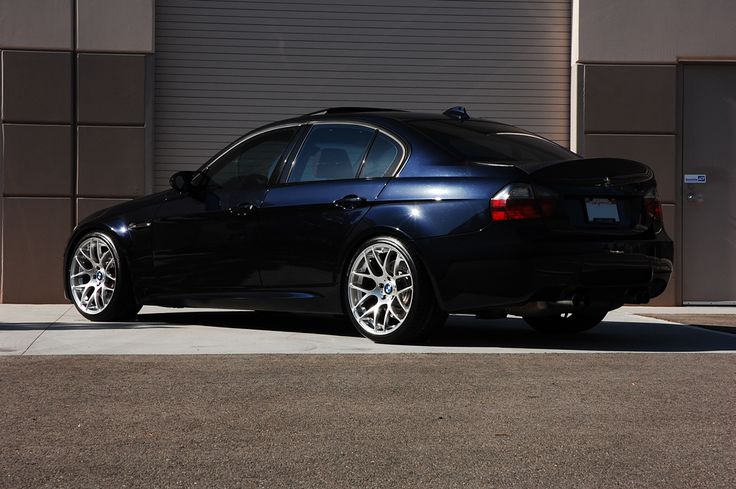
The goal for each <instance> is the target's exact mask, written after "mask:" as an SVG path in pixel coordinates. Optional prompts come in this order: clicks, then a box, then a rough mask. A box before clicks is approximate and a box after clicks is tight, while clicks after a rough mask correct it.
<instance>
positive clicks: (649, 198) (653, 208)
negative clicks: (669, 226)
mask: <svg viewBox="0 0 736 489" xmlns="http://www.w3.org/2000/svg"><path fill="white" fill-rule="evenodd" d="M644 212H646V213H647V215H648V216H649V217H651V218H652V219H654V220H656V221H659V222H662V203H661V202H659V199H657V191H656V190H655V189H651V190H650V191H649V192H647V194H646V195H645V196H644Z"/></svg>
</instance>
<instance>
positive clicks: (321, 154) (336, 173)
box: [288, 124, 376, 182]
mask: <svg viewBox="0 0 736 489" xmlns="http://www.w3.org/2000/svg"><path fill="white" fill-rule="evenodd" d="M375 132H376V131H375V130H374V129H370V128H367V127H362V126H354V125H349V124H318V125H315V126H314V127H312V129H311V131H309V135H308V136H307V139H306V140H305V141H304V144H303V145H302V148H301V150H299V155H298V156H297V158H296V162H295V163H294V167H293V168H292V170H291V174H290V175H289V180H288V181H289V182H317V181H323V180H341V179H346V178H355V176H356V175H357V174H358V169H359V168H360V164H361V162H362V160H363V155H365V151H366V149H367V148H368V144H370V142H371V139H372V138H373V134H374V133H375Z"/></svg>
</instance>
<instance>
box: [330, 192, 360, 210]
mask: <svg viewBox="0 0 736 489" xmlns="http://www.w3.org/2000/svg"><path fill="white" fill-rule="evenodd" d="M366 202H367V200H366V199H364V198H363V197H358V196H357V195H354V194H350V195H346V196H345V197H343V198H342V199H337V200H336V201H335V202H334V204H335V205H336V206H337V207H339V208H340V209H355V208H357V207H363V206H364V205H366Z"/></svg>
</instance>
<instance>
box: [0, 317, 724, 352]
mask: <svg viewBox="0 0 736 489" xmlns="http://www.w3.org/2000/svg"><path fill="white" fill-rule="evenodd" d="M187 325H195V326H212V327H225V328H236V329H243V330H256V331H274V332H285V333H304V334H311V335H314V334H317V335H326V336H333V337H344V338H346V339H347V338H356V339H358V338H360V335H359V334H358V332H357V331H355V329H353V327H352V325H351V324H350V322H349V321H348V320H347V319H345V318H341V317H334V316H319V315H304V314H289V313H264V312H252V311H181V312H178V311H177V312H162V313H158V312H156V313H142V314H139V315H138V317H137V319H136V320H135V321H132V322H126V323H122V322H120V323H93V322H86V321H84V320H79V321H68V322H65V321H63V320H62V321H59V322H56V323H54V324H53V325H49V324H48V323H2V322H0V331H3V330H15V331H18V330H34V329H37V330H44V329H47V328H49V327H51V328H52V329H54V330H102V329H154V328H158V329H161V328H178V327H182V326H187ZM365 341H369V340H365ZM417 345H420V346H423V347H427V348H429V349H431V348H432V347H453V348H513V349H527V350H537V349H540V350H541V349H543V350H561V351H622V352H638V351H641V352H688V351H692V352H695V351H736V335H733V334H727V333H722V332H715V331H708V330H705V329H701V328H697V327H689V326H681V325H677V324H667V323H652V322H647V321H644V320H643V321H642V322H619V321H604V322H603V323H602V324H601V325H599V326H598V327H596V328H594V329H593V330H591V331H588V332H585V333H581V334H577V335H565V336H555V335H545V334H541V333H538V332H536V331H534V330H532V329H531V328H529V327H528V326H527V325H526V323H524V321H523V320H521V319H519V318H514V317H510V318H506V319H499V320H493V321H490V320H479V319H475V318H473V317H468V316H451V317H450V318H449V319H448V321H447V324H446V325H445V327H444V328H442V329H441V330H440V331H438V332H437V333H435V334H434V335H433V336H432V337H431V338H430V339H429V340H427V341H425V342H422V343H417Z"/></svg>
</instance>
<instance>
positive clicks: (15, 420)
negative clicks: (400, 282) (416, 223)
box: [0, 305, 736, 489]
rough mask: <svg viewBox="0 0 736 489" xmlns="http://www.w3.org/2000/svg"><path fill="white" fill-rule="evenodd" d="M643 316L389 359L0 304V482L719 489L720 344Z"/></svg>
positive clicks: (202, 324) (288, 340)
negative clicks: (575, 332)
mask: <svg viewBox="0 0 736 489" xmlns="http://www.w3.org/2000/svg"><path fill="white" fill-rule="evenodd" d="M640 309H644V310H640ZM647 311H649V312H652V311H653V309H651V308H650V309H645V308H626V309H624V310H622V311H618V312H615V313H612V314H611V315H610V316H609V318H608V321H606V322H605V323H604V324H603V325H602V326H600V327H599V328H596V329H594V330H593V331H591V332H589V333H587V334H583V335H580V336H579V337H573V338H565V339H560V338H557V339H555V338H550V337H545V336H541V335H539V334H537V333H535V332H534V331H532V330H530V329H528V328H527V327H526V326H525V325H524V324H523V323H522V321H521V320H519V319H518V318H509V319H506V320H502V321H478V320H475V319H473V318H470V317H462V316H455V317H452V318H451V319H450V321H449V322H448V326H447V328H445V329H444V330H443V331H442V332H441V333H440V334H439V335H438V336H437V337H435V338H434V339H433V340H431V341H430V342H429V343H426V344H421V345H408V346H391V345H375V344H373V343H371V342H370V341H368V340H365V339H363V338H361V337H359V336H358V335H357V334H356V333H355V332H353V331H352V330H351V329H350V327H349V325H346V324H345V322H344V321H340V320H337V319H329V318H318V317H302V316H294V315H269V314H266V315H264V314H255V313H249V312H229V311H206V310H197V311H188V312H187V311H175V310H165V309H159V308H144V310H143V311H142V314H141V315H140V316H139V318H138V320H137V321H135V322H131V323H120V324H96V323H89V322H87V321H84V320H83V319H81V318H80V317H79V316H77V315H76V313H75V312H73V311H72V310H70V309H69V307H68V306H61V305H60V306H8V305H2V306H0V349H1V350H2V352H3V353H4V356H3V357H2V358H0V392H1V393H2V396H0V487H3V488H4V487H7V488H23V487H29V488H30V487H32V488H38V487H69V488H83V487H248V488H250V487H253V488H260V487H266V488H271V487H273V488H282V487H283V488H291V487H304V488H350V487H356V488H364V487H368V488H371V487H392V488H393V487H401V488H415V487H416V488H435V487H436V488H455V487H470V488H480V487H498V488H515V487H519V488H521V487H524V488H529V487H535V488H536V487H538V488H594V487H601V488H609V487H641V488H668V489H670V488H680V487H682V488H729V489H730V488H733V487H736V417H735V416H734V401H735V400H736V382H734V380H735V379H736V356H734V352H736V335H733V334H727V333H723V332H719V331H710V330H707V329H702V328H696V327H690V326H683V325H678V324H674V323H671V322H667V321H663V320H659V319H654V318H645V317H641V316H638V314H639V313H642V312H647ZM682 311H684V310H681V312H682ZM714 311H715V309H714V310H711V311H710V312H711V313H716V312H717V313H718V314H729V313H731V312H730V311H731V310H730V309H726V310H725V311H720V310H718V311H715V312H714ZM654 312H656V313H667V311H663V310H662V311H654ZM685 312H687V311H685ZM696 312H697V311H696Z"/></svg>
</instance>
